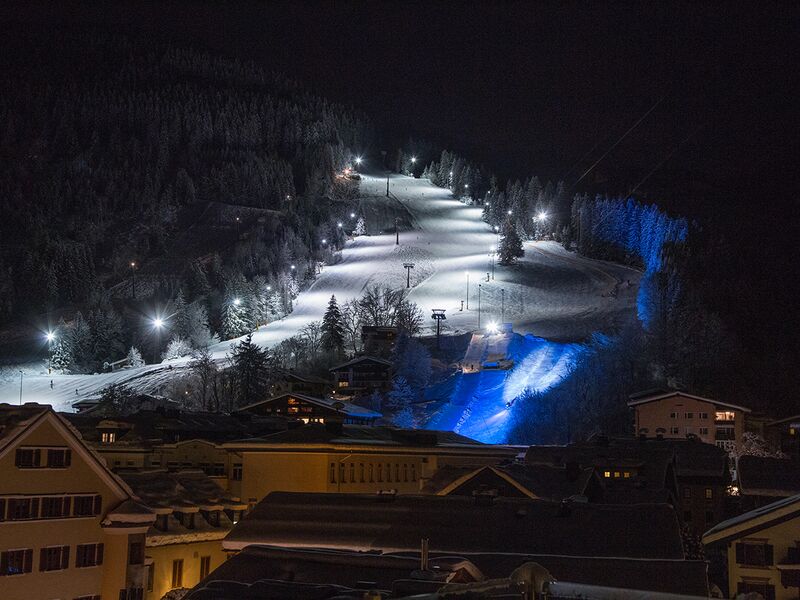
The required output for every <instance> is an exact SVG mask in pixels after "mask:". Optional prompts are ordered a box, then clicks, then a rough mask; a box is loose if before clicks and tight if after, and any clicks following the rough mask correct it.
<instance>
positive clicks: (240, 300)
mask: <svg viewBox="0 0 800 600" xmlns="http://www.w3.org/2000/svg"><path fill="white" fill-rule="evenodd" d="M241 303H242V299H241V298H234V299H233V305H234V306H239V305H240V304H241Z"/></svg>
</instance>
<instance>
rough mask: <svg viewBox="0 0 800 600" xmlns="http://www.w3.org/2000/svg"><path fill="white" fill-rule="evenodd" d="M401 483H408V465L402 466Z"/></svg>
mask: <svg viewBox="0 0 800 600" xmlns="http://www.w3.org/2000/svg"><path fill="white" fill-rule="evenodd" d="M403 481H408V465H407V464H404V465H403Z"/></svg>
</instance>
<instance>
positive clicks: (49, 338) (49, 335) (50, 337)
mask: <svg viewBox="0 0 800 600" xmlns="http://www.w3.org/2000/svg"><path fill="white" fill-rule="evenodd" d="M44 337H45V338H46V339H47V343H48V344H52V343H53V342H54V341H55V340H56V334H55V333H53V332H52V331H48V332H47V333H46V334H44Z"/></svg>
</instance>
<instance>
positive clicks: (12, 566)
mask: <svg viewBox="0 0 800 600" xmlns="http://www.w3.org/2000/svg"><path fill="white" fill-rule="evenodd" d="M32 566H33V550H32V549H30V548H26V549H23V550H9V551H7V552H0V576H3V575H22V574H23V573H30V572H31V567H32Z"/></svg>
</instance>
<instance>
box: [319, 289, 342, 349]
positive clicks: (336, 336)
mask: <svg viewBox="0 0 800 600" xmlns="http://www.w3.org/2000/svg"><path fill="white" fill-rule="evenodd" d="M321 343H322V348H323V349H324V350H326V351H327V352H329V353H331V354H335V355H336V356H339V355H341V354H342V353H343V352H344V325H343V323H342V312H341V311H340V310H339V304H338V303H337V302H336V296H331V299H330V301H329V302H328V309H327V310H326V311H325V316H323V317H322V338H321Z"/></svg>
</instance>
